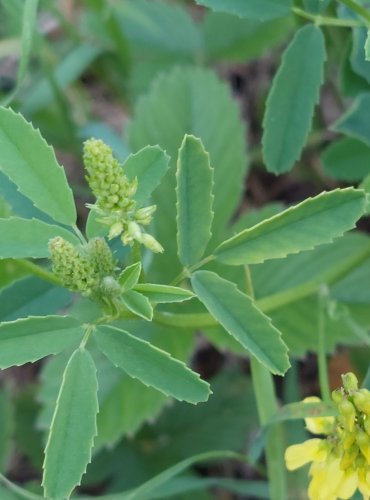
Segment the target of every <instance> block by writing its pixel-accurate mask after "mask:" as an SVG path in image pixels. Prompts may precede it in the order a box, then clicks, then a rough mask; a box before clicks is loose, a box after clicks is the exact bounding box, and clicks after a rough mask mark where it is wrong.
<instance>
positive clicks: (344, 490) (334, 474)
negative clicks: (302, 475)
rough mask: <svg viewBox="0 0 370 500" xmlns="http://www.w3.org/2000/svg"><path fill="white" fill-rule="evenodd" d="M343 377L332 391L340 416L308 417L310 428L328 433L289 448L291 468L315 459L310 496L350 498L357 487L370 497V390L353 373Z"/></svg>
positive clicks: (316, 499)
mask: <svg viewBox="0 0 370 500" xmlns="http://www.w3.org/2000/svg"><path fill="white" fill-rule="evenodd" d="M342 379H343V387H342V388H341V389H337V390H336V391H334V392H333V394H332V399H333V402H334V404H335V406H336V407H337V410H338V416H336V417H320V418H307V419H305V421H306V427H307V429H308V430H309V431H310V432H312V433H313V434H318V435H323V436H324V437H322V438H313V439H309V440H307V441H305V442H304V443H301V444H296V445H293V446H290V447H289V448H287V450H286V452H285V461H286V465H287V468H288V469H289V470H294V469H297V468H298V467H301V466H303V465H305V464H307V463H310V462H312V463H311V467H310V470H309V474H310V476H311V481H310V485H309V488H308V497H309V499H310V500H336V499H338V498H339V499H349V498H352V496H353V495H354V493H355V492H356V490H357V489H358V490H359V491H360V492H361V494H362V496H363V498H364V499H365V500H369V499H370V391H368V390H367V389H358V382H357V378H356V376H355V375H354V374H353V373H347V374H346V375H343V376H342ZM304 401H305V402H318V401H320V400H319V398H315V397H312V398H306V399H305V400H304Z"/></svg>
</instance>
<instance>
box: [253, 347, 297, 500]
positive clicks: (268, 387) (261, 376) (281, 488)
mask: <svg viewBox="0 0 370 500" xmlns="http://www.w3.org/2000/svg"><path fill="white" fill-rule="evenodd" d="M251 372H252V381H253V387H254V394H255V397H256V402H257V410H258V415H259V419H260V423H261V425H262V426H264V425H266V424H267V423H268V422H269V420H271V419H272V417H273V416H274V415H276V413H277V412H278V409H279V408H278V404H277V400H276V394H275V387H274V381H273V378H272V375H271V373H270V372H269V371H268V370H267V369H266V368H265V367H264V366H262V365H261V363H260V362H259V361H258V360H257V359H256V358H254V357H252V358H251ZM265 451H266V462H267V471H268V480H269V488H270V498H271V500H286V499H287V498H288V495H287V485H286V471H285V465H284V461H283V457H284V434H283V427H282V424H281V423H276V424H275V425H273V426H269V427H268V430H267V443H266V450H265Z"/></svg>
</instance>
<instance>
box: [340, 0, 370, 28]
mask: <svg viewBox="0 0 370 500" xmlns="http://www.w3.org/2000/svg"><path fill="white" fill-rule="evenodd" d="M338 2H340V3H342V4H343V5H345V6H346V7H348V8H349V9H351V10H353V12H356V14H359V15H360V16H361V17H362V18H363V19H364V20H365V21H366V24H367V25H370V12H369V11H368V10H367V9H365V7H362V6H361V5H359V4H358V3H357V2H355V1H354V0H338Z"/></svg>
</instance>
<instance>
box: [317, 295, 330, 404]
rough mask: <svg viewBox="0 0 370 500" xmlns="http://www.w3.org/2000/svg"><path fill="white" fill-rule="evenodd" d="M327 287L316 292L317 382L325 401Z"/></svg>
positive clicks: (328, 394)
mask: <svg viewBox="0 0 370 500" xmlns="http://www.w3.org/2000/svg"><path fill="white" fill-rule="evenodd" d="M327 294H328V291H327V288H326V287H325V286H324V287H321V289H320V291H319V293H318V313H319V314H318V322H317V323H318V324H317V332H318V349H317V361H318V366H319V382H320V392H321V397H322V399H323V401H325V403H330V402H331V397H330V384H329V376H328V364H327V358H326V346H325V315H326V302H327Z"/></svg>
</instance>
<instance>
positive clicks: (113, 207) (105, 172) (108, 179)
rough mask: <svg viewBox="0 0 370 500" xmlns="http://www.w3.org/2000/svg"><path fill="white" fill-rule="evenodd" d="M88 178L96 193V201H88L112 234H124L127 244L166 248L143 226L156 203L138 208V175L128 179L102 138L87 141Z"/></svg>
mask: <svg viewBox="0 0 370 500" xmlns="http://www.w3.org/2000/svg"><path fill="white" fill-rule="evenodd" d="M83 160H84V165H85V168H86V171H87V176H86V179H87V181H88V183H89V186H90V188H91V190H92V192H93V193H94V195H95V197H96V204H95V205H88V206H89V208H91V209H92V210H94V211H95V212H96V213H97V214H98V216H99V218H98V219H97V220H98V222H100V223H102V224H105V225H107V226H109V235H108V237H109V238H115V237H117V236H121V240H122V242H123V244H124V245H128V244H131V243H132V242H133V241H134V240H136V241H138V242H139V243H141V244H143V245H144V246H145V247H147V248H148V249H149V250H151V251H152V252H163V248H162V246H161V245H160V244H159V243H158V241H157V240H156V239H155V238H153V236H151V235H150V234H148V233H146V232H145V231H144V230H143V228H142V226H146V225H148V224H150V222H151V220H152V216H153V213H154V212H155V210H156V206H155V205H152V206H149V207H144V208H139V209H138V208H137V206H136V201H135V200H134V198H133V197H134V195H135V193H136V190H137V179H136V178H135V179H134V180H133V181H129V179H128V178H127V176H126V175H125V174H124V171H123V169H122V166H121V164H120V163H119V162H118V161H117V160H116V159H115V158H114V157H113V153H112V150H111V148H110V147H109V146H107V145H106V144H105V143H104V142H103V141H101V140H97V139H89V140H87V141H86V142H85V143H84V155H83Z"/></svg>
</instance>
